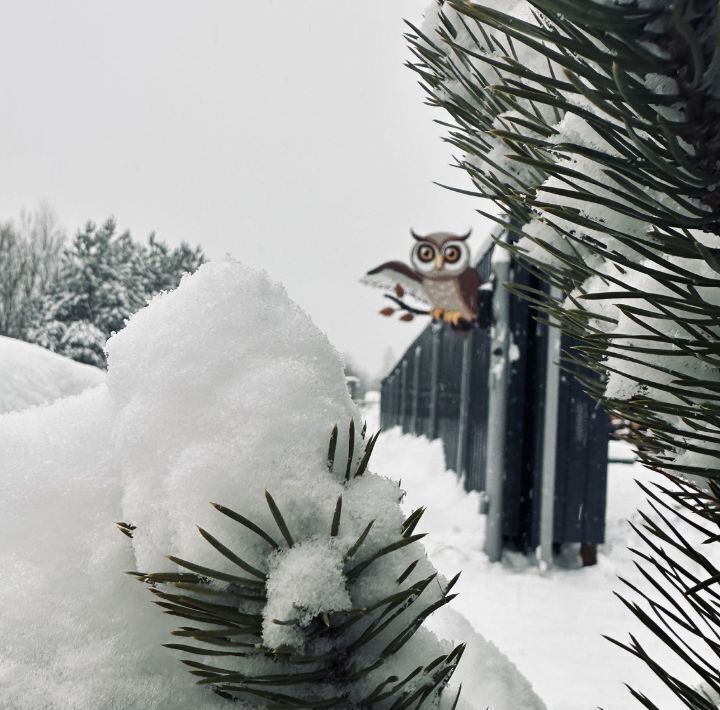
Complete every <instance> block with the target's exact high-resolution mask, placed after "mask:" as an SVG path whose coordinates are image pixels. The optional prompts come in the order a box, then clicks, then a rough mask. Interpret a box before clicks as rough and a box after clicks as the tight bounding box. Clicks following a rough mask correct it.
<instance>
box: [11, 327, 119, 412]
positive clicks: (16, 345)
mask: <svg viewBox="0 0 720 710" xmlns="http://www.w3.org/2000/svg"><path fill="white" fill-rule="evenodd" d="M104 380H105V373H104V372H103V371H102V370H100V369H98V368H97V367H92V366H91V365H83V364H82V363H80V362H75V361H73V360H70V359H69V358H66V357H63V356H62V355H57V354H56V353H53V352H50V351H49V350H46V349H45V348H41V347H40V346H39V345H33V344H31V343H25V342H23V341H22V340H15V339H14V338H8V337H5V336H4V335H0V414H3V413H5V412H17V411H20V410H22V409H26V408H27V407H34V406H39V405H42V404H48V403H49V402H53V401H55V400H56V399H60V398H61V397H68V396H70V395H74V394H79V393H80V392H82V391H83V390H86V389H88V388H89V387H94V386H95V385H99V384H100V383H101V382H103V381H104Z"/></svg>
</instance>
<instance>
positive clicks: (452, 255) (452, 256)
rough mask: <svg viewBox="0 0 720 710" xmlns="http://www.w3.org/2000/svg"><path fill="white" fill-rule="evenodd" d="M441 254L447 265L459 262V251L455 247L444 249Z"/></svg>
mask: <svg viewBox="0 0 720 710" xmlns="http://www.w3.org/2000/svg"><path fill="white" fill-rule="evenodd" d="M443 254H444V255H445V261H447V262H448V264H456V263H457V262H458V261H460V249H459V248H458V247H456V246H452V245H450V246H449V247H445V249H444V251H443Z"/></svg>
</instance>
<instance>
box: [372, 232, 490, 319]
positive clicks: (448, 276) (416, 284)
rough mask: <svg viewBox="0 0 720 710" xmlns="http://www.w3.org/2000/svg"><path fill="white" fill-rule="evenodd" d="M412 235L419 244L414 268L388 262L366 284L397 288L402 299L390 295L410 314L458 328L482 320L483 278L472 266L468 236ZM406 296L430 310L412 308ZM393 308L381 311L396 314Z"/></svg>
mask: <svg viewBox="0 0 720 710" xmlns="http://www.w3.org/2000/svg"><path fill="white" fill-rule="evenodd" d="M410 233H411V234H412V236H413V239H415V244H414V246H413V249H412V251H411V253H410V261H411V263H412V266H409V265H408V264H405V263H404V262H402V261H388V262H385V263H384V264H380V266H377V267H375V268H374V269H371V270H370V271H368V272H367V274H366V275H365V277H364V278H363V279H362V282H363V283H365V284H368V285H369V286H376V287H378V288H384V289H394V290H395V293H396V295H397V296H398V298H395V297H393V296H388V298H391V299H392V300H393V301H395V302H396V303H398V304H399V305H400V306H401V308H402V309H403V310H405V311H408V312H409V315H408V314H406V315H405V316H403V319H404V320H411V318H412V314H413V313H426V312H427V313H429V314H430V315H431V316H432V318H433V320H440V319H443V320H445V321H447V322H448V323H450V324H451V325H452V326H453V327H454V328H463V327H469V326H470V325H473V324H475V323H476V322H477V321H478V316H479V309H478V306H479V298H480V286H481V283H482V282H481V279H480V275H479V274H478V272H477V271H476V270H475V269H474V268H473V266H472V264H471V263H470V249H469V248H468V245H467V239H468V237H469V236H470V231H468V232H467V234H450V233H449V232H434V233H432V234H428V235H427V236H421V235H419V234H416V233H415V232H414V231H413V230H410ZM404 293H408V294H410V295H411V296H413V297H415V298H417V299H418V300H419V301H421V302H423V303H426V304H427V305H428V306H430V310H429V311H419V310H417V309H414V308H411V307H408V306H407V304H405V303H403V302H402V301H400V300H399V297H402V295H404ZM393 312H394V309H393V308H386V309H383V310H382V311H381V313H382V314H383V315H392V313H393Z"/></svg>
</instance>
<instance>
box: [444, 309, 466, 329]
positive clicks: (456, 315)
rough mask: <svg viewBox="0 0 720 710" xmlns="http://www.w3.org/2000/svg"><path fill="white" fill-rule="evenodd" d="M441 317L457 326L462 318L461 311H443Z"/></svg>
mask: <svg viewBox="0 0 720 710" xmlns="http://www.w3.org/2000/svg"><path fill="white" fill-rule="evenodd" d="M443 318H444V319H445V320H446V321H447V322H448V323H450V324H451V325H453V326H455V327H456V328H457V326H458V325H459V324H460V321H461V320H462V313H461V312H460V311H445V313H444V315H443Z"/></svg>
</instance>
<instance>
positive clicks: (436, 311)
mask: <svg viewBox="0 0 720 710" xmlns="http://www.w3.org/2000/svg"><path fill="white" fill-rule="evenodd" d="M444 313H445V310H444V309H442V308H433V309H432V310H431V311H430V315H431V316H432V319H433V320H441V319H442V317H443V314H444Z"/></svg>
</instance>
